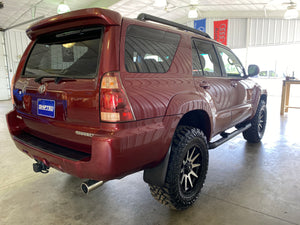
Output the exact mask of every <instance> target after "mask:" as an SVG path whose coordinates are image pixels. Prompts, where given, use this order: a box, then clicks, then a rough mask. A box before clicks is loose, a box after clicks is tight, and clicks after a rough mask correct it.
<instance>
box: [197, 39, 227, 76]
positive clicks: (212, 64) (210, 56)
mask: <svg viewBox="0 0 300 225" xmlns="http://www.w3.org/2000/svg"><path fill="white" fill-rule="evenodd" d="M194 43H195V46H196V50H197V53H198V57H199V60H200V64H201V67H202V71H203V74H204V76H208V77H220V76H222V73H221V69H220V64H219V61H218V58H217V55H216V52H215V50H214V47H213V45H212V44H211V43H208V42H204V41H198V40H194Z"/></svg>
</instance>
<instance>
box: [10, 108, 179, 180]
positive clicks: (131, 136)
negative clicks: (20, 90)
mask: <svg viewBox="0 0 300 225" xmlns="http://www.w3.org/2000/svg"><path fill="white" fill-rule="evenodd" d="M6 117H7V124H8V127H9V130H10V133H11V136H12V138H13V140H14V142H15V144H16V146H17V148H18V149H19V150H21V151H22V152H24V153H26V154H27V155H29V156H30V157H31V158H33V159H36V160H39V161H42V162H44V163H45V164H46V165H47V166H49V167H53V168H56V169H58V170H60V171H62V172H65V173H69V174H71V175H74V176H77V177H80V178H88V179H94V180H103V181H105V180H111V179H115V178H120V177H123V176H125V175H128V174H130V173H133V172H136V171H139V170H142V169H144V168H146V167H151V166H154V165H156V164H158V163H159V162H160V161H161V160H162V159H163V158H164V156H165V155H166V153H167V151H168V147H169V145H170V142H171V139H172V134H173V130H170V129H168V128H167V127H176V126H172V124H170V123H169V121H172V122H174V118H172V119H171V118H170V117H169V118H168V119H164V120H162V119H151V121H147V120H146V121H139V122H131V123H130V124H129V125H126V124H121V125H120V127H119V129H116V131H113V132H112V131H110V132H108V131H103V130H101V129H100V130H99V132H97V133H96V134H95V135H94V136H93V137H91V139H92V141H91V143H92V144H91V153H90V154H89V153H82V152H78V151H77V153H75V154H72V149H68V148H65V147H62V146H58V145H56V144H55V143H51V142H48V141H45V140H41V139H38V138H35V137H33V136H31V135H30V134H26V133H24V126H25V125H24V124H22V122H21V121H20V119H18V118H17V112H16V111H15V110H13V111H11V112H10V113H8V114H7V115H6ZM175 123H176V122H175ZM173 125H174V124H173ZM173 129H175V128H173Z"/></svg>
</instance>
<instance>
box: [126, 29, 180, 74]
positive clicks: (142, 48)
mask: <svg viewBox="0 0 300 225" xmlns="http://www.w3.org/2000/svg"><path fill="white" fill-rule="evenodd" d="M179 40H180V35H178V34H174V33H170V32H165V31H162V30H156V29H152V28H147V27H142V26H136V25H131V26H129V27H128V28H127V32H126V40H125V67H126V70H127V71H128V72H131V73H166V72H167V71H168V70H169V68H170V66H171V64H172V61H173V58H174V55H175V52H176V50H177V47H178V44H179Z"/></svg>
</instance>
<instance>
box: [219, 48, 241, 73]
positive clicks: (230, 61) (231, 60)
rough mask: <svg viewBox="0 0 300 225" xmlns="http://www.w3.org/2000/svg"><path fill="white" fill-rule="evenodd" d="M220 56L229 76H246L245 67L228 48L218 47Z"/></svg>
mask: <svg viewBox="0 0 300 225" xmlns="http://www.w3.org/2000/svg"><path fill="white" fill-rule="evenodd" d="M217 50H218V52H219V55H220V58H221V59H222V61H223V64H224V67H225V71H226V74H227V76H229V77H241V76H245V73H244V69H243V66H242V64H241V63H240V61H239V59H238V58H237V57H236V56H235V55H234V54H233V53H232V52H230V51H228V50H227V49H224V48H221V47H219V46H218V47H217Z"/></svg>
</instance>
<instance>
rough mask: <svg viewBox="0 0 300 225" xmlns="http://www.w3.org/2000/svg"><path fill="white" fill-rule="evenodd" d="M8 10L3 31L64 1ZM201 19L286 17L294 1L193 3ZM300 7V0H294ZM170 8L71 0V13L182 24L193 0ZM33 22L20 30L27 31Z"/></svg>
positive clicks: (8, 5)
mask: <svg viewBox="0 0 300 225" xmlns="http://www.w3.org/2000/svg"><path fill="white" fill-rule="evenodd" d="M0 1H2V2H3V4H4V8H2V9H0V29H1V28H2V29H7V28H10V27H12V26H15V25H18V24H20V23H23V22H26V21H30V20H33V19H36V18H39V17H49V16H53V15H55V14H56V10H57V6H58V4H59V3H60V2H61V0H0ZM195 1H196V2H198V4H197V5H195V7H196V8H197V10H198V15H199V18H209V17H214V18H217V17H219V18H231V17H236V18H246V17H270V18H282V17H283V14H284V12H285V10H286V8H287V4H282V3H288V2H290V0H193V2H195ZM292 1H294V2H297V3H298V6H299V5H300V1H299V0H292ZM167 2H168V6H167V8H165V9H164V8H158V7H154V6H153V3H154V0H120V1H119V0H83V1H78V0H67V1H66V3H67V4H68V5H69V6H70V8H71V10H77V9H83V8H91V7H106V8H109V9H112V10H115V11H118V12H119V13H121V14H122V15H123V16H126V17H131V18H135V17H136V16H137V15H138V14H139V13H142V12H144V13H148V14H152V15H155V16H159V17H163V18H166V19H168V20H172V21H175V22H179V23H186V22H188V21H191V20H192V19H188V18H187V14H188V11H189V9H190V8H191V7H192V6H191V5H190V3H191V0H167ZM29 24H30V23H28V24H26V25H22V26H18V27H16V28H17V29H26V28H27V27H28V26H29Z"/></svg>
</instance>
